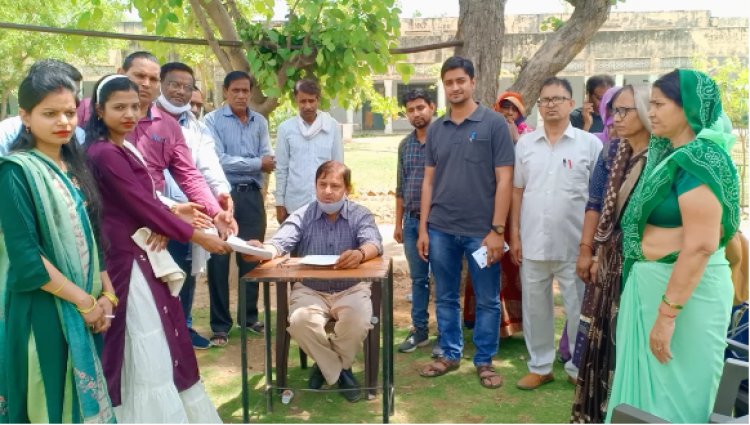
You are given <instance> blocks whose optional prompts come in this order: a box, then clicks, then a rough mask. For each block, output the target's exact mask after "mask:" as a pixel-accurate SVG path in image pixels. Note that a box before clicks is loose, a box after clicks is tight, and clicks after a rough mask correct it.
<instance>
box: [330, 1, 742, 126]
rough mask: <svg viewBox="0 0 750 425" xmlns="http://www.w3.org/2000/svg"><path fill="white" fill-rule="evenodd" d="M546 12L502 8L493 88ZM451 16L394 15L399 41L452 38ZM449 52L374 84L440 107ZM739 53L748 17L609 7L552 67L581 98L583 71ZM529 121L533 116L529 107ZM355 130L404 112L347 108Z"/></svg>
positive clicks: (505, 79) (645, 75)
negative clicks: (589, 35) (423, 95)
mask: <svg viewBox="0 0 750 425" xmlns="http://www.w3.org/2000/svg"><path fill="white" fill-rule="evenodd" d="M549 17H557V18H562V19H564V18H565V17H564V16H560V15H508V16H506V17H505V27H506V28H505V29H506V35H505V43H504V45H503V65H502V71H501V75H500V87H499V89H500V91H502V90H504V89H506V88H507V87H508V86H510V85H511V83H512V82H513V79H514V73H517V72H518V67H517V66H516V63H519V62H521V61H522V60H523V59H524V58H530V57H531V56H532V55H533V54H534V52H536V50H537V49H538V48H539V46H541V45H542V43H544V41H545V40H546V38H547V37H548V36H549V34H550V33H549V32H542V31H541V30H540V27H541V26H542V23H543V22H544V21H545V20H546V19H547V18H549ZM457 25H458V18H455V17H453V18H411V19H402V20H401V34H402V37H401V40H400V45H401V46H402V47H411V46H417V45H424V44H431V43H438V42H441V41H448V40H452V39H453V38H454V36H455V34H456V30H457ZM452 55H453V49H442V50H435V51H428V52H422V53H416V54H410V55H408V62H410V63H411V64H413V65H414V68H415V72H414V75H413V76H412V78H411V80H410V81H409V84H408V85H407V84H403V83H402V81H401V78H400V76H399V75H398V74H397V73H395V72H394V71H391V72H390V73H389V74H388V75H378V76H375V77H374V79H373V80H374V81H375V87H376V89H377V90H378V91H379V92H380V93H381V94H385V95H388V96H397V95H400V94H401V93H403V92H405V91H406V90H408V89H410V88H417V87H419V88H424V89H426V90H428V91H430V92H431V93H433V94H434V95H435V96H436V97H437V103H438V109H440V108H444V107H445V96H444V93H443V90H442V87H441V84H440V66H441V64H442V63H443V61H444V60H445V59H447V58H448V57H450V56H452ZM696 57H705V58H708V59H718V60H719V61H721V60H723V59H726V58H739V59H741V60H742V61H744V62H745V63H747V61H748V20H747V19H746V18H717V17H712V16H711V14H710V12H709V11H672V12H643V13H632V12H615V13H611V14H610V17H609V19H608V20H607V22H605V23H604V25H603V26H602V27H601V29H600V30H599V32H597V34H596V35H595V36H594V38H593V39H592V40H591V42H590V43H589V44H588V45H587V46H586V47H585V48H584V49H583V51H581V53H579V54H578V56H576V58H575V59H574V60H573V61H572V62H570V63H569V64H568V66H566V67H565V69H564V70H563V71H562V72H561V73H560V74H559V75H560V76H563V77H566V78H568V79H569V80H570V82H571V84H572V85H573V91H574V93H573V97H574V99H575V100H576V103H577V104H580V103H581V102H582V100H583V94H584V87H585V85H584V84H585V81H586V79H587V78H588V77H589V76H591V75H595V74H610V75H612V76H614V77H615V81H616V82H617V84H627V83H636V82H649V81H654V80H655V79H656V78H658V76H660V75H662V74H664V73H666V72H669V71H671V70H673V69H674V68H677V67H689V66H691V63H692V60H693V58H696ZM534 111H535V112H534V113H533V114H532V116H531V117H530V122H531V123H535V122H536V109H535V110H534ZM348 115H349V117H352V116H353V117H354V128H355V130H362V131H385V132H386V133H389V132H393V131H396V132H398V131H406V130H408V129H410V126H409V123H408V122H407V121H406V119H405V118H398V119H396V120H394V121H393V122H392V123H389V122H387V120H384V119H383V117H382V116H381V115H379V114H376V113H373V112H372V111H371V110H370V109H369V106H368V105H365V106H364V107H363V108H362V110H360V111H354V112H353V111H349V114H348ZM336 118H337V119H339V120H340V121H341V122H351V121H350V120H349V119H347V114H346V113H345V111H337V113H336Z"/></svg>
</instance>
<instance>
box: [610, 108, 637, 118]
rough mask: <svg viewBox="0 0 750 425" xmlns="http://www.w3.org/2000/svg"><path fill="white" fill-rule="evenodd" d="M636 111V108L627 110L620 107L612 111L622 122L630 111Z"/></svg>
mask: <svg viewBox="0 0 750 425" xmlns="http://www.w3.org/2000/svg"><path fill="white" fill-rule="evenodd" d="M637 109H638V108H628V107H626V106H621V107H619V108H615V109H614V113H615V115H617V116H618V117H619V118H620V119H621V120H624V119H625V117H627V116H628V112H630V111H635V110H637Z"/></svg>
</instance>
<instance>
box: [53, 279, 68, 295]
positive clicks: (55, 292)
mask: <svg viewBox="0 0 750 425" xmlns="http://www.w3.org/2000/svg"><path fill="white" fill-rule="evenodd" d="M66 283H68V282H65V281H63V283H61V284H60V286H58V287H57V289H55V290H54V291H50V292H49V293H50V294H52V295H57V293H58V292H60V291H62V288H63V286H65V284H66Z"/></svg>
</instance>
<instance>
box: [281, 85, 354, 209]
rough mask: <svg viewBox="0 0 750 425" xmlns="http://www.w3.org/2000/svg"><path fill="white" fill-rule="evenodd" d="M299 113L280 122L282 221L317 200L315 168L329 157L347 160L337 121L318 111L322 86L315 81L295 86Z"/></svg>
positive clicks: (330, 158)
mask: <svg viewBox="0 0 750 425" xmlns="http://www.w3.org/2000/svg"><path fill="white" fill-rule="evenodd" d="M294 100H295V102H297V108H298V109H299V115H297V116H295V117H292V118H290V119H288V120H286V121H284V122H283V123H281V124H280V125H279V129H278V131H277V133H278V139H277V142H276V192H275V196H276V220H278V222H279V224H281V223H283V222H284V220H286V218H287V217H288V216H289V214H291V213H293V212H294V211H295V210H297V209H299V208H300V207H303V206H305V205H307V204H309V203H310V202H312V201H313V200H315V170H317V169H318V167H319V166H320V165H321V164H322V163H324V162H326V161H329V160H335V161H338V162H341V163H343V162H344V146H343V145H342V144H341V133H340V132H339V128H338V122H336V120H335V119H333V118H332V117H331V116H330V115H329V114H327V113H325V112H323V111H318V103H319V102H320V87H319V86H318V83H316V82H315V81H313V80H300V81H298V82H297V84H295V85H294Z"/></svg>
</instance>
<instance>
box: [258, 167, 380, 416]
mask: <svg viewBox="0 0 750 425" xmlns="http://www.w3.org/2000/svg"><path fill="white" fill-rule="evenodd" d="M350 190H351V170H350V169H349V168H348V167H347V166H345V165H344V164H342V163H340V162H337V161H327V162H324V163H323V164H321V165H320V167H318V170H317V171H316V173H315V192H316V198H317V199H316V200H315V201H313V202H310V203H309V204H307V205H305V206H303V207H302V208H300V209H298V210H296V211H294V213H292V214H291V215H290V216H289V218H287V219H286V221H284V223H282V225H281V227H280V228H279V230H278V231H277V232H276V234H275V235H274V236H273V238H271V240H270V241H268V242H267V243H266V244H265V245H262V244H261V243H260V242H259V241H257V240H253V241H249V242H248V243H249V244H250V245H253V246H257V247H263V248H266V249H268V250H270V251H272V252H273V253H274V258H275V257H278V256H282V255H286V254H287V253H294V254H295V255H298V256H305V255H340V256H339V258H338V261H337V262H336V264H335V265H334V266H333V268H334V269H352V268H356V267H357V266H359V265H360V264H361V263H363V262H365V261H367V260H370V259H372V258H375V257H377V256H379V255H382V254H383V244H382V238H381V236H380V231H379V230H378V227H377V225H376V224H375V219H374V217H373V215H372V213H371V212H370V211H369V210H368V209H367V208H365V207H364V206H362V205H359V204H357V203H355V202H352V201H350V200H349V199H347V198H346V194H347V193H348V192H349V191H350ZM244 257H245V260H248V261H258V260H259V259H258V258H257V257H251V256H244ZM371 318H372V303H371V301H370V283H369V282H357V281H351V280H349V281H345V280H337V281H331V282H322V281H307V282H297V283H295V284H294V286H293V287H292V293H291V296H290V298H289V328H288V331H289V334H290V335H291V337H292V338H294V340H296V341H297V343H298V344H299V346H300V347H301V348H302V349H303V350H305V352H306V353H307V354H308V355H309V356H310V357H312V358H313V359H314V360H315V362H316V363H315V364H314V365H313V367H312V371H311V374H310V382H309V387H310V388H311V389H319V388H320V387H322V386H323V381H324V380H325V381H326V382H327V383H328V384H329V385H333V384H335V383H338V386H339V389H340V390H341V394H342V395H343V396H344V397H345V398H346V399H347V400H349V401H350V402H356V401H358V400H359V398H360V395H361V392H360V389H359V384H358V383H357V381H356V380H355V379H354V375H353V374H352V369H351V367H352V363H353V362H354V357H355V355H356V354H357V352H358V351H359V350H360V349H361V348H362V343H363V341H364V339H365V338H366V337H367V332H368V331H369V330H370V329H371V328H372V324H371V322H370V320H371ZM329 320H334V321H335V325H334V328H333V333H332V334H330V335H328V334H327V332H326V330H325V325H326V323H327V322H328V321H329Z"/></svg>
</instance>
